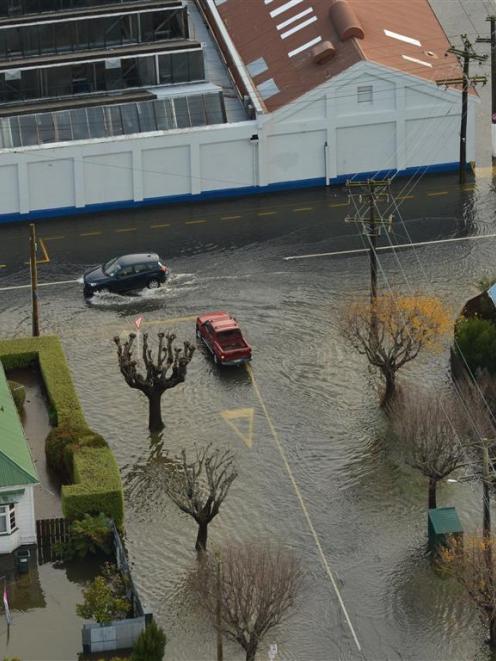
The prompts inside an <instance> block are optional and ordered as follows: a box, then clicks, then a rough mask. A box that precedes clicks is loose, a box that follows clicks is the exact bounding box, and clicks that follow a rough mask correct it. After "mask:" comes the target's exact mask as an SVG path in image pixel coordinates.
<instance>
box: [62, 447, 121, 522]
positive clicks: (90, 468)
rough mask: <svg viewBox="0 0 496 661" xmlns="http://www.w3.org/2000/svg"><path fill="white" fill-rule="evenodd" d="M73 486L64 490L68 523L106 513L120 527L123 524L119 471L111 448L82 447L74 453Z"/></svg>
mask: <svg viewBox="0 0 496 661" xmlns="http://www.w3.org/2000/svg"><path fill="white" fill-rule="evenodd" d="M73 462H74V484H68V485H64V486H63V487H62V508H63V511H64V515H65V516H66V517H67V518H68V519H77V518H79V517H81V516H82V515H83V514H86V513H88V514H99V513H100V512H103V513H104V514H106V515H107V516H109V517H111V518H112V519H114V521H115V523H116V525H117V526H121V525H122V522H123V520H124V500H123V496H122V485H121V478H120V475H119V468H118V466H117V463H116V461H115V458H114V455H113V454H112V452H111V450H110V448H88V447H86V448H85V447H83V448H81V449H79V450H78V451H77V452H75V453H74V456H73Z"/></svg>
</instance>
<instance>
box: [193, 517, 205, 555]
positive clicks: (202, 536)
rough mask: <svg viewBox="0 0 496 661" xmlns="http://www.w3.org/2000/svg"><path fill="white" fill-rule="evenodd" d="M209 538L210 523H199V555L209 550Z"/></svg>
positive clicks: (196, 547)
mask: <svg viewBox="0 0 496 661" xmlns="http://www.w3.org/2000/svg"><path fill="white" fill-rule="evenodd" d="M207 537H208V522H207V521H199V522H198V535H197V537H196V544H195V549H196V550H197V551H198V553H203V552H204V551H206V550H207Z"/></svg>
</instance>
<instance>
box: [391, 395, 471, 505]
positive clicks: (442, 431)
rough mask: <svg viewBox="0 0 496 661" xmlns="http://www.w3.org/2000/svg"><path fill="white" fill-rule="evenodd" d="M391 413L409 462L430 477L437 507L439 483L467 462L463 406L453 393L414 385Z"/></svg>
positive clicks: (431, 500) (432, 499) (432, 501)
mask: <svg viewBox="0 0 496 661" xmlns="http://www.w3.org/2000/svg"><path fill="white" fill-rule="evenodd" d="M388 413H389V415H390V419H391V425H392V429H393V431H394V432H395V434H396V435H397V436H398V438H399V439H400V441H401V442H402V443H403V445H404V449H405V452H406V461H407V463H408V464H410V465H411V466H413V468H416V469H417V470H418V471H420V472H421V473H422V474H423V475H425V477H426V478H427V479H428V480H429V498H428V506H429V509H433V508H435V507H437V502H436V488H437V483H438V482H439V481H440V480H444V479H445V478H446V477H448V475H449V474H450V473H452V472H453V471H454V470H456V469H457V468H459V467H460V466H462V465H463V463H464V461H465V447H464V445H463V440H464V439H463V434H462V433H461V431H462V429H463V425H462V418H461V416H460V405H459V403H457V402H455V400H454V397H453V395H452V394H443V393H438V392H435V391H432V390H431V391H428V390H419V389H418V388H410V389H408V390H406V391H402V392H401V394H399V395H397V396H396V397H395V398H394V399H393V401H392V402H391V403H390V404H389V406H388Z"/></svg>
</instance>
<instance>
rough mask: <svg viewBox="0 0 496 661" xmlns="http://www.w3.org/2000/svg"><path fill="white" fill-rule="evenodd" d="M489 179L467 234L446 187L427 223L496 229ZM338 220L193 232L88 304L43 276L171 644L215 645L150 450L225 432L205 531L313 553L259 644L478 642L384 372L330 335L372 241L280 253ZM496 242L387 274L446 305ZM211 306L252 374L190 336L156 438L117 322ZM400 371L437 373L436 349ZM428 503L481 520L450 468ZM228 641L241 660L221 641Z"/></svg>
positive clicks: (444, 228) (431, 650)
mask: <svg viewBox="0 0 496 661" xmlns="http://www.w3.org/2000/svg"><path fill="white" fill-rule="evenodd" d="M493 196H494V194H493V193H492V191H491V190H490V189H489V188H487V189H486V190H485V192H484V196H483V197H482V198H481V199H480V204H479V205H478V208H479V211H478V215H474V214H472V215H471V216H470V220H471V221H473V222H471V223H470V224H469V225H470V227H469V229H468V230H467V228H465V230H464V231H463V232H462V231H460V222H461V219H462V218H463V214H464V211H463V210H461V211H460V213H458V211H455V212H453V210H451V209H450V208H449V204H450V203H449V202H447V203H446V204H445V206H444V207H443V208H442V209H441V208H440V209H439V211H438V213H437V214H434V213H432V214H431V220H430V223H429V228H428V229H426V230H425V232H424V235H423V236H424V237H427V238H432V237H434V236H436V237H438V238H439V237H440V236H444V238H448V237H450V236H460V235H461V234H463V233H465V234H467V233H469V234H473V235H477V234H489V233H494V232H496V227H495V225H494V218H493V215H494V212H493V209H494V197H493ZM463 204H464V207H463V209H466V208H470V205H469V206H468V207H467V204H469V203H468V202H463ZM434 215H436V216H437V218H438V221H435V220H433V218H432V216H434ZM417 216H418V217H419V218H424V220H425V214H423V213H421V212H418V213H417ZM410 217H415V214H410ZM453 217H454V218H455V220H456V222H455V223H454V224H453V223H452V220H451V219H452V218H453ZM450 223H451V224H450ZM340 227H341V226H340ZM411 227H412V228H414V227H415V225H414V224H412V225H411ZM414 231H416V230H414ZM395 232H396V234H397V236H395V240H396V242H397V243H401V241H405V240H407V236H406V234H405V232H406V226H403V225H401V223H398V225H397V226H396V228H395ZM340 233H342V227H341V229H339V228H338V227H336V226H333V227H331V225H329V226H326V225H322V224H321V225H319V229H318V231H314V229H313V227H312V226H311V225H308V226H305V227H303V226H301V227H299V228H292V230H291V231H290V232H285V233H279V235H275V236H271V237H270V238H269V239H267V240H265V239H264V237H263V236H262V235H261V234H260V239H259V240H256V239H255V238H253V239H252V238H250V239H249V240H244V241H243V240H239V241H238V242H236V241H235V240H228V239H226V240H225V242H224V243H222V244H219V245H217V244H216V243H215V240H213V239H212V238H210V239H209V240H207V239H205V240H203V239H202V238H200V239H193V238H192V237H191V236H189V238H188V235H186V236H185V238H184V245H186V249H184V245H183V244H182V245H183V247H182V248H178V249H177V250H171V253H170V255H169V257H170V258H168V265H169V266H170V267H171V269H172V273H173V275H172V278H171V280H170V282H169V283H168V284H167V286H166V287H164V288H162V289H160V290H158V291H154V292H152V291H148V290H147V291H144V292H141V293H140V295H138V296H133V297H120V296H116V295H111V294H102V295H98V296H96V297H95V299H94V301H93V302H92V303H91V304H90V305H87V304H85V302H84V301H83V298H82V295H81V286H80V285H78V284H77V283H76V284H67V285H61V286H57V287H49V288H46V289H43V290H42V292H41V293H40V306H41V318H42V331H43V333H44V334H48V333H54V334H58V335H60V336H61V338H62V342H63V346H64V349H65V351H66V354H67V357H68V361H69V364H70V367H71V369H72V372H73V375H74V381H75V384H76V387H77V390H78V393H79V396H80V398H81V401H82V404H83V407H84V411H85V416H86V417H87V419H88V421H89V423H90V424H91V426H92V427H93V428H94V429H95V430H96V431H98V432H99V433H101V434H103V435H104V436H105V438H106V439H107V440H108V442H109V444H110V446H111V447H112V449H113V451H114V453H115V455H116V458H117V461H118V463H119V465H120V467H121V470H122V475H123V479H124V481H125V485H126V524H125V525H126V532H127V545H128V549H129V553H130V560H131V562H132V567H133V572H134V577H135V580H136V583H137V586H138V589H139V591H140V594H142V596H143V599H144V601H145V602H147V605H148V606H149V607H150V609H151V610H152V611H153V612H154V613H155V614H156V616H157V619H158V621H159V623H160V624H161V625H162V626H163V628H164V630H165V632H166V633H167V638H168V643H167V658H170V659H174V661H203V660H204V659H207V658H214V656H215V635H214V631H213V630H212V629H211V628H210V627H209V626H208V625H206V624H204V623H202V621H201V619H200V618H199V617H198V616H197V614H196V612H195V609H194V608H192V605H191V603H190V600H189V597H188V595H187V593H186V591H185V588H184V579H185V575H186V573H187V571H188V568H189V567H191V565H192V564H193V563H194V562H195V552H194V542H195V538H196V526H195V524H194V522H193V521H192V520H191V519H190V517H187V516H186V515H183V514H181V513H179V512H178V511H177V509H176V508H175V506H174V505H173V504H172V503H171V502H169V501H168V500H167V499H166V496H165V494H164V493H163V490H162V489H161V479H162V478H161V476H162V471H161V466H160V464H161V462H163V460H164V458H166V457H167V455H168V454H169V455H175V454H176V453H179V452H180V450H181V449H182V448H185V449H186V450H187V451H189V452H191V451H192V450H194V447H195V445H204V444H206V443H209V442H211V443H213V444H214V445H215V446H218V447H227V446H228V447H231V448H232V449H233V450H234V452H235V455H236V462H237V467H238V472H239V477H238V479H237V480H236V482H235V483H234V485H233V487H232V489H231V492H230V493H229V496H228V498H227V500H226V502H225V503H224V505H223V507H222V509H221V512H220V514H219V516H218V517H217V518H216V519H215V520H214V522H213V523H212V524H211V526H210V528H209V531H210V533H209V544H211V545H212V547H214V546H216V545H221V544H222V543H223V541H227V540H230V539H235V540H247V541H260V542H262V541H265V540H271V541H277V542H281V543H283V544H284V545H287V546H289V547H291V548H292V549H294V550H295V552H296V553H297V554H298V556H300V557H301V558H302V560H303V564H304V567H305V570H306V582H305V589H304V592H303V594H302V597H301V600H300V603H299V605H298V608H297V609H295V610H294V611H293V613H292V615H291V617H290V619H289V621H288V623H287V625H285V626H283V627H282V628H281V629H280V630H279V631H277V632H276V633H275V634H274V636H269V637H268V639H267V640H265V641H264V643H265V648H263V649H262V650H261V656H260V658H266V656H264V655H265V649H266V647H268V645H269V644H270V643H272V642H277V644H278V647H279V650H280V657H281V658H282V659H285V660H286V659H287V660H288V661H302V660H303V659H305V660H309V661H310V660H311V661H330V660H333V661H334V660H338V659H360V658H366V659H384V658H387V659H419V660H420V659H433V660H434V659H436V660H438V659H460V660H462V659H463V660H464V659H486V658H487V659H488V658H489V654H488V651H487V650H486V646H485V644H484V642H483V641H484V636H485V632H484V630H483V628H482V627H481V625H480V624H479V621H478V618H477V614H476V612H475V611H474V610H473V609H472V608H471V607H470V606H467V603H466V602H465V601H464V598H463V596H462V594H461V593H460V591H459V589H458V588H457V587H456V586H455V585H454V583H453V582H451V581H448V580H442V579H441V578H438V577H436V575H435V574H434V573H433V572H432V570H431V569H430V565H429V561H428V559H427V557H426V555H425V551H426V538H427V511H426V509H427V487H426V484H425V482H424V481H423V480H422V479H421V478H420V477H419V476H418V474H417V473H414V472H413V471H412V470H410V469H409V468H407V467H406V466H405V465H404V464H403V461H402V453H401V449H399V448H397V447H395V444H394V441H393V440H392V439H390V438H389V437H388V435H387V433H386V431H387V430H386V422H385V420H384V417H383V415H382V412H381V411H380V410H379V408H378V396H377V391H376V386H377V380H376V379H375V378H374V375H373V374H371V372H370V371H369V369H368V366H367V364H366V363H365V361H364V360H363V359H362V357H360V356H358V355H357V354H355V353H354V352H353V351H352V350H351V349H350V348H349V347H348V346H346V345H345V343H344V341H343V339H342V337H341V334H340V330H339V321H340V318H341V316H342V310H343V308H344V307H345V306H346V303H347V301H349V300H350V298H352V297H354V296H357V295H360V294H363V293H364V292H366V291H367V287H368V261H367V258H366V256H362V255H352V256H342V257H336V258H320V259H309V260H297V261H285V260H284V259H283V257H285V256H288V255H296V254H303V253H305V252H318V251H319V250H322V249H323V250H329V249H330V248H331V249H334V248H335V247H336V239H335V238H333V240H332V242H331V241H330V239H329V237H330V236H331V235H332V236H333V237H334V236H338V235H340ZM417 238H418V239H421V238H422V236H421V235H420V234H419V236H418V237H417ZM354 241H355V242H354V243H352V244H350V242H348V244H346V245H345V244H344V243H343V245H342V246H341V245H340V246H339V247H342V248H343V249H344V248H346V247H349V246H350V245H351V247H354V248H358V247H360V238H355V239H354ZM331 244H332V245H331ZM495 247H496V240H495V239H486V240H482V241H480V240H477V241H474V240H468V241H461V242H453V243H445V244H438V245H431V246H429V245H428V246H424V247H421V248H418V249H417V250H416V251H412V250H408V251H398V252H396V253H392V252H384V253H381V254H380V284H381V287H382V289H383V290H384V289H385V290H387V289H388V288H389V287H391V288H392V289H393V290H394V291H403V292H409V291H412V290H421V291H422V292H425V293H428V294H435V295H437V296H439V297H440V298H441V299H442V300H443V301H445V302H446V303H447V304H448V306H449V307H450V309H451V310H452V312H453V315H456V314H457V312H458V311H459V309H460V308H461V306H462V305H463V303H464V301H465V300H466V299H467V298H469V297H470V296H472V295H474V293H475V292H476V286H475V285H476V282H477V280H479V279H480V278H481V277H482V276H484V275H496V265H495V263H494V250H495ZM101 249H102V246H100V248H99V250H101ZM164 253H165V251H164ZM165 254H166V253H165ZM67 259H68V258H67ZM71 259H72V264H71V265H70V266H69V265H68V264H67V263H65V264H64V258H63V256H61V259H60V263H58V264H57V263H53V264H50V265H48V267H49V270H48V271H46V272H45V274H46V275H45V277H46V279H49V276H50V277H51V278H52V279H54V280H56V279H60V280H63V279H65V278H66V277H68V276H69V275H70V276H71V277H76V276H77V272H78V271H79V273H81V272H82V269H83V267H84V266H87V265H89V264H90V263H93V261H94V260H89V259H88V260H87V261H86V262H85V263H83V262H82V261H81V262H77V264H76V262H75V258H73V257H71ZM56 276H57V277H56ZM19 277H20V276H19ZM24 281H25V277H24ZM15 282H16V279H15V278H14V277H13V278H12V279H10V280H7V284H14V283H15ZM17 282H20V279H17ZM215 309H226V310H228V311H230V312H232V313H233V314H234V315H235V316H236V318H237V319H238V320H239V322H240V324H241V327H242V329H243V331H244V332H245V334H246V336H247V339H248V340H249V342H250V343H251V344H252V345H253V356H254V357H253V362H252V371H253V379H252V378H251V377H250V374H249V372H248V371H247V370H245V369H234V370H224V371H219V370H218V369H217V368H216V367H215V366H214V365H213V363H212V361H211V359H210V358H209V357H208V356H207V355H205V353H204V352H203V351H202V350H201V349H200V348H199V349H198V351H197V352H196V354H195V356H194V357H193V360H192V362H191V365H190V368H189V370H188V376H187V379H186V382H185V383H184V384H183V385H181V386H178V387H177V388H175V389H173V390H171V391H168V392H167V393H166V394H165V395H164V398H163V405H162V410H163V415H164V420H165V423H166V428H165V430H164V432H163V434H162V436H161V438H160V439H153V440H150V438H149V435H148V432H147V428H146V426H147V405H146V400H145V399H144V397H142V396H141V394H140V393H138V392H137V391H134V390H131V389H129V388H128V386H127V385H126V384H125V382H124V380H123V378H122V376H121V374H120V373H119V370H118V367H117V359H116V352H115V346H114V344H113V341H112V338H113V336H114V335H116V334H119V333H125V332H130V331H132V330H133V326H134V324H133V322H134V319H135V318H136V317H137V316H139V315H143V317H144V322H143V327H144V329H145V330H146V331H147V332H149V333H150V335H151V336H152V338H153V336H154V335H155V334H156V332H157V331H158V330H172V329H173V330H174V331H175V332H176V333H177V335H178V339H180V340H183V339H184V340H186V339H188V340H191V341H194V318H195V316H196V315H197V314H198V313H200V312H202V311H206V310H215ZM0 327H1V334H2V335H3V336H14V335H24V334H28V333H29V332H30V299H29V291H28V290H24V289H20V290H12V291H3V292H1V295H0ZM401 376H402V380H403V381H407V380H408V379H412V380H415V379H417V380H419V379H421V380H422V381H426V382H428V383H430V384H431V385H435V386H436V387H438V388H442V387H447V385H448V383H449V373H448V351H447V347H446V348H445V350H444V351H442V352H438V353H436V354H434V355H428V354H426V355H424V356H423V357H422V358H421V359H419V360H418V361H416V362H415V363H414V364H413V366H412V367H411V369H408V370H406V371H405V372H404V373H403V375H401ZM237 409H246V410H247V411H248V413H247V414H246V415H247V416H248V417H247V418H246V419H243V418H240V419H239V424H238V431H239V433H236V431H235V430H234V429H233V427H232V426H230V425H228V424H226V421H225V419H224V417H223V416H222V413H223V412H226V411H233V410H237ZM250 411H252V412H253V430H252V435H250V433H249V432H250V430H249V417H250V415H251V413H249V412H250ZM247 420H248V422H247ZM439 505H440V506H444V505H454V506H456V508H457V510H458V512H459V514H460V517H461V520H462V523H463V525H464V528H465V529H466V530H474V529H475V528H477V527H480V524H481V516H482V514H481V493H480V488H479V485H477V484H470V483H465V484H463V485H462V484H445V485H442V486H441V487H440V489H439ZM338 592H339V594H340V595H341V597H342V603H343V605H344V607H345V608H346V612H347V614H348V616H349V622H348V620H347V617H346V614H345V612H344V611H343V608H342V606H341V605H340V601H339V598H338ZM350 625H351V626H350ZM355 636H356V639H355ZM357 643H358V645H359V646H360V648H361V651H360V650H359V648H358V645H357ZM225 654H226V658H228V659H232V660H233V661H238V660H239V661H241V659H242V658H243V655H242V654H240V651H239V649H238V647H237V646H234V645H230V644H227V649H226V652H225Z"/></svg>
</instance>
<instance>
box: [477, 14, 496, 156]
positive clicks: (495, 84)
mask: <svg viewBox="0 0 496 661" xmlns="http://www.w3.org/2000/svg"><path fill="white" fill-rule="evenodd" d="M486 21H489V23H490V24H491V32H490V35H491V36H490V37H477V39H476V42H477V43H478V44H491V130H492V143H493V158H496V16H488V17H487V18H486Z"/></svg>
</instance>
